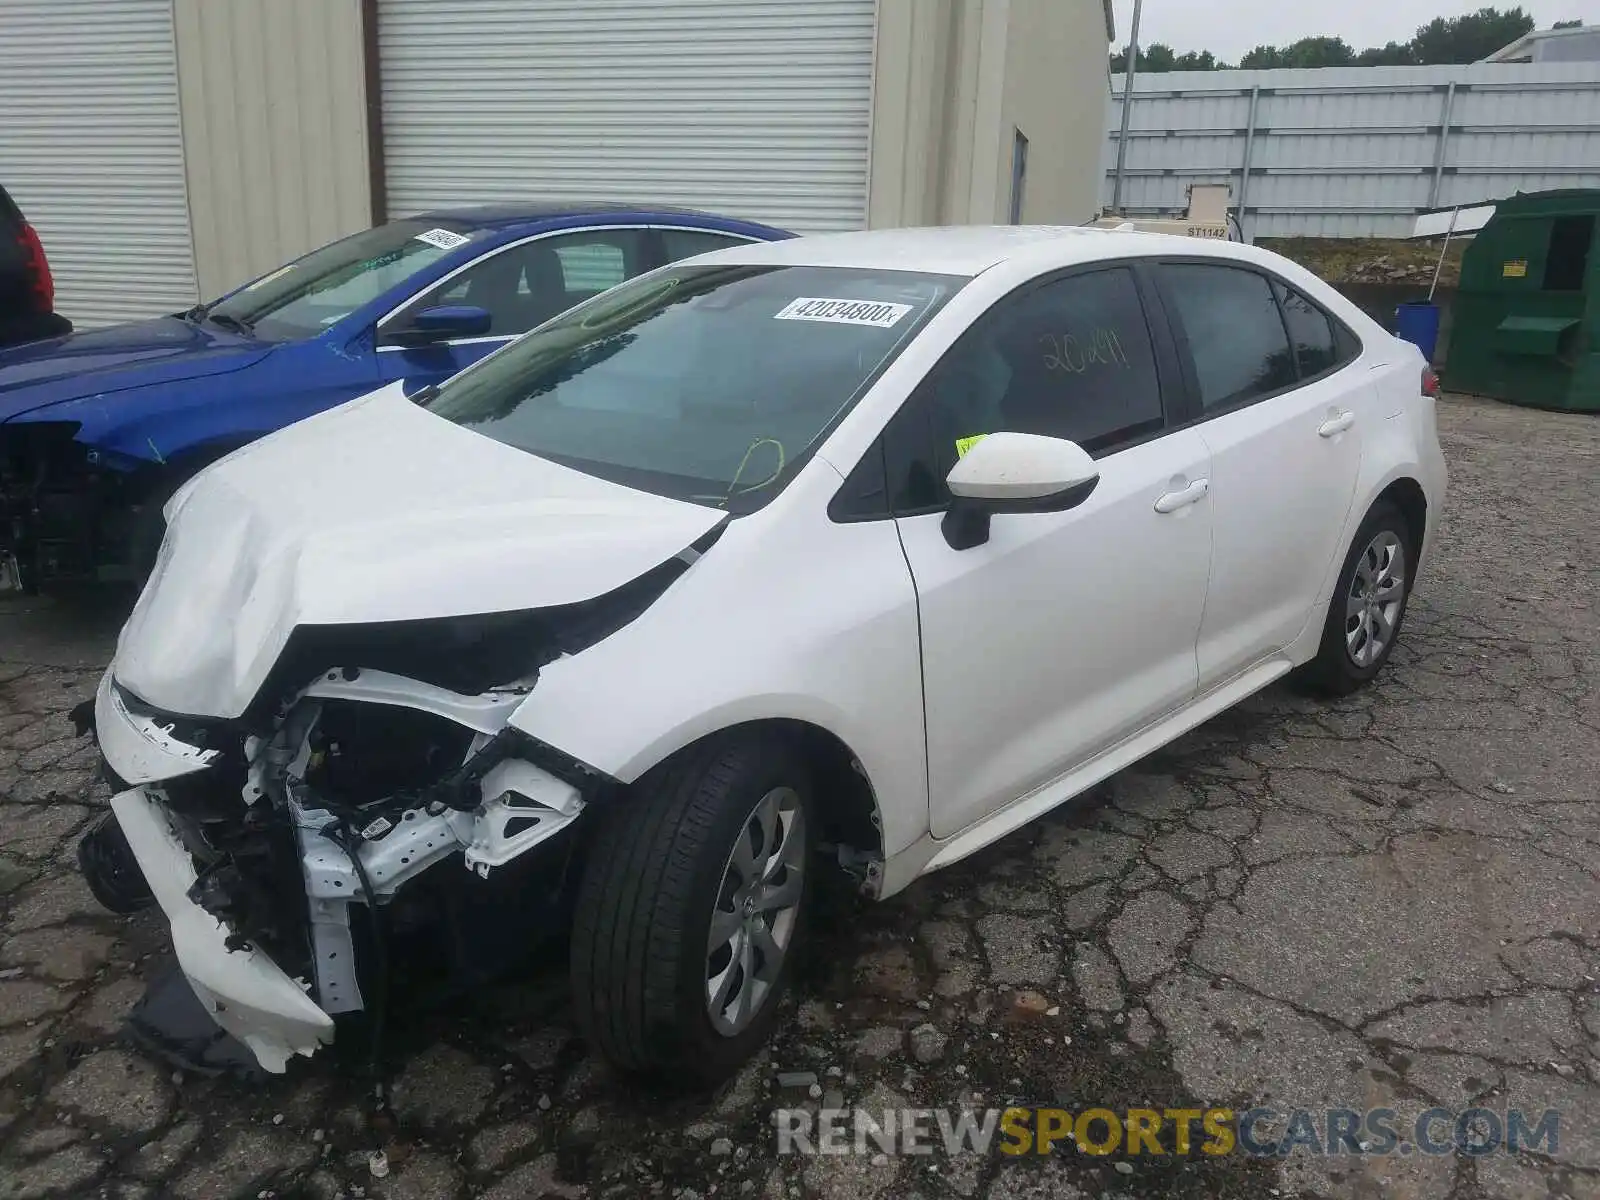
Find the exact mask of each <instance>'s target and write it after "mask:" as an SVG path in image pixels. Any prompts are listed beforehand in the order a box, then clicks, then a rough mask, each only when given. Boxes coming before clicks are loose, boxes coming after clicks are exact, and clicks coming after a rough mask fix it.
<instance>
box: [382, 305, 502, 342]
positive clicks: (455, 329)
mask: <svg viewBox="0 0 1600 1200" xmlns="http://www.w3.org/2000/svg"><path fill="white" fill-rule="evenodd" d="M493 323H494V318H493V317H491V316H490V315H489V310H488V309H486V308H479V307H478V306H477V305H476V304H436V305H434V306H433V307H432V308H425V309H423V310H422V311H421V312H419V313H417V314H416V315H414V316H413V317H412V318H411V322H410V324H408V325H406V326H405V327H404V328H401V329H390V330H386V331H385V333H386V337H387V340H388V341H390V342H393V343H395V344H397V345H401V346H427V345H431V344H433V343H435V342H447V341H449V340H450V339H451V338H460V337H481V336H482V335H483V334H486V333H488V332H489V327H490V326H491V325H492V324H493Z"/></svg>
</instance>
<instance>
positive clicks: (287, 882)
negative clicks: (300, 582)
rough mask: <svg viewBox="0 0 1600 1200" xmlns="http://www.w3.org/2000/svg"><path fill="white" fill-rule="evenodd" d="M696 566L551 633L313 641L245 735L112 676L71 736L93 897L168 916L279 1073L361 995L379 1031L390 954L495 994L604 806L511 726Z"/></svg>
mask: <svg viewBox="0 0 1600 1200" xmlns="http://www.w3.org/2000/svg"><path fill="white" fill-rule="evenodd" d="M711 540H714V539H711ZM708 544H709V541H706V542H703V543H702V547H703V546H704V545H708ZM699 549H700V548H690V549H689V550H686V551H685V553H684V555H682V556H678V557H675V558H673V559H670V560H668V561H667V562H666V563H663V564H661V565H660V566H659V567H657V568H655V569H653V570H651V571H648V572H646V573H645V574H644V575H642V576H640V577H639V578H637V579H635V580H633V581H631V582H630V583H628V584H626V585H624V586H622V587H621V588H618V589H616V590H614V591H612V592H610V593H607V594H605V595H603V596H600V597H597V598H595V599H593V600H590V601H584V602H581V603H577V604H572V605H566V606H561V607H559V608H555V609H546V610H533V611H528V612H516V613H499V614H490V615H487V616H474V617H462V618H448V619H438V620H421V621H406V622H388V623H383V624H378V625H370V626H361V625H355V626H343V627H329V626H302V627H300V628H297V629H296V630H295V631H294V633H293V635H292V636H291V637H290V639H289V642H288V644H287V645H286V647H285V649H284V653H283V654H282V656H281V657H280V659H279V661H278V662H277V664H276V665H275V666H274V667H273V669H272V670H271V672H270V673H269V675H268V677H267V679H266V682H265V683H264V684H263V686H262V688H261V691H260V693H259V694H258V695H257V697H256V699H255V701H253V702H252V703H251V704H250V706H249V707H248V708H247V710H246V711H245V713H244V714H243V715H241V716H240V717H237V718H201V717H189V716H184V715H180V714H174V713H171V712H166V711H161V710H157V709H155V708H153V707H151V706H150V705H148V704H146V703H145V702H144V701H143V699H142V698H141V697H139V696H137V695H136V694H134V693H133V692H132V691H131V690H130V689H128V688H127V687H125V686H124V685H122V684H121V683H119V682H118V681H117V680H116V679H115V678H114V675H113V673H112V672H107V674H106V676H105V678H104V679H103V680H102V681H101V684H100V689H99V693H98V695H97V697H96V700H95V701H94V703H93V705H92V712H91V711H87V709H89V708H90V706H85V709H86V711H83V712H80V713H79V714H77V716H78V719H80V721H81V722H82V723H83V724H84V725H85V726H88V725H91V724H92V725H93V727H94V729H95V731H96V735H97V738H98V741H99V743H100V747H101V750H102V754H103V757H104V759H105V762H106V766H107V773H108V776H109V777H110V780H111V783H112V785H113V788H114V789H115V790H116V791H117V796H116V797H115V799H114V800H113V814H114V817H108V818H107V819H106V820H105V821H103V822H102V823H101V825H100V826H98V827H97V828H96V829H95V830H93V831H92V832H91V833H90V834H89V835H88V836H87V837H86V838H85V839H84V842H83V845H82V848H81V850H80V862H81V864H82V866H83V870H84V873H85V875H86V877H87V879H88V881H89V884H90V886H91V888H92V889H93V890H94V892H95V894H96V895H97V896H98V897H99V898H100V900H101V901H102V902H103V903H104V904H106V906H107V907H109V908H111V909H113V910H114V911H122V912H127V911H133V910H134V909H136V908H139V907H143V906H144V905H146V904H148V903H149V902H150V901H151V900H152V899H154V900H156V901H158V902H159V903H160V904H161V907H162V908H163V909H164V910H165V911H166V913H167V915H168V917H169V919H170V920H171V921H172V927H173V938H174V946H175V949H176V950H177V952H178V957H179V960H180V965H181V966H182V968H183V972H184V974H185V975H186V976H187V978H188V983H189V985H190V986H191V987H192V988H193V991H194V993H195V995H196V997H197V998H198V1000H199V1002H200V1004H201V1006H203V1008H204V1009H205V1011H206V1013H207V1014H209V1016H210V1018H211V1019H212V1020H214V1021H215V1022H216V1024H217V1025H218V1026H219V1027H221V1028H222V1029H223V1030H226V1031H227V1032H228V1033H229V1034H232V1035H233V1036H234V1037H236V1038H238V1039H239V1040H240V1041H242V1042H243V1043H244V1044H245V1045H246V1046H247V1047H248V1048H249V1050H250V1051H251V1053H253V1055H254V1056H255V1059H256V1060H257V1062H258V1063H259V1064H260V1065H261V1066H262V1067H263V1068H265V1069H266V1070H269V1071H282V1070H283V1069H285V1066H286V1064H287V1062H288V1060H289V1059H290V1058H291V1057H292V1056H293V1055H295V1054H310V1053H312V1052H314V1051H315V1049H316V1048H317V1046H318V1045H319V1044H322V1043H325V1042H329V1041H331V1040H332V1037H333V1023H332V1019H331V1018H333V1017H336V1016H339V1015H341V1014H346V1013H355V1012H362V1011H370V1010H372V1009H373V1008H374V1002H373V997H372V995H371V993H373V992H374V991H377V992H378V993H379V999H378V1002H377V1004H376V1007H377V1008H378V1010H379V1011H378V1013H377V1014H375V1015H376V1018H377V1019H378V1020H380V1021H381V1019H382V1011H381V1010H382V1007H383V1003H382V998H381V995H382V990H383V989H385V988H387V986H388V976H389V958H390V956H391V953H392V952H391V943H392V942H396V941H399V940H405V939H407V938H412V939H413V941H414V942H415V943H416V944H417V945H418V946H420V947H422V952H423V953H424V954H425V955H431V956H432V957H433V958H434V959H436V960H437V961H436V963H435V964H434V965H435V966H436V967H437V968H438V971H436V972H435V973H436V974H442V975H443V976H446V977H450V978H454V979H456V980H458V981H460V980H469V981H470V980H481V979H483V978H488V977H491V976H492V975H494V974H496V973H497V972H498V970H500V969H501V968H502V967H503V966H505V965H508V963H509V960H510V959H511V958H512V957H513V956H514V955H515V952H516V951H517V950H518V949H519V948H525V943H526V941H527V938H524V937H521V935H520V934H519V933H518V931H517V928H516V926H517V922H518V921H519V920H520V921H524V922H525V921H527V920H528V919H530V916H531V917H532V919H535V920H537V917H538V915H539V914H543V913H551V912H554V911H556V909H557V907H558V906H559V904H560V903H561V895H562V892H563V889H564V887H565V885H566V883H567V881H568V880H569V878H570V876H571V874H572V871H571V870H570V867H571V864H572V858H573V856H574V854H575V853H576V851H577V844H576V842H575V841H574V839H572V838H563V837H561V836H560V835H562V834H563V832H564V831H566V830H567V829H568V828H569V827H570V826H572V825H573V824H574V823H575V822H576V821H577V820H578V819H579V817H580V816H581V814H582V813H583V812H584V810H585V808H586V806H587V805H588V804H590V803H592V802H594V801H595V800H597V799H600V798H602V797H603V796H605V795H606V794H607V793H608V792H609V791H610V790H611V789H612V788H614V787H616V786H617V785H616V784H615V781H613V780H611V779H610V778H609V777H608V776H606V775H604V774H602V773H600V772H598V771H596V770H594V769H592V768H590V767H588V766H586V765H585V764H583V763H581V762H578V761H577V760H575V759H573V758H571V757H570V756H568V755H565V754H563V753H562V752H561V751H559V750H557V749H556V748H554V747H551V746H548V745H546V744H544V743H542V742H540V741H539V740H538V739H536V738H534V737H532V736H531V735H529V734H528V733H526V732H524V731H522V730H520V729H518V728H516V727H515V726H513V725H511V724H510V723H509V722H510V718H511V716H512V714H513V713H514V712H515V711H516V710H517V709H518V707H519V706H521V705H522V703H523V702H524V701H525V700H526V698H527V697H528V695H529V693H530V692H531V691H532V690H533V688H534V686H535V684H536V683H537V680H538V674H539V668H540V667H541V666H542V665H543V664H545V663H547V662H549V661H551V660H553V659H555V658H558V657H561V656H563V655H566V654H572V653H577V652H579V651H581V650H582V649H583V648H584V647H585V646H587V645H589V644H592V643H593V642H594V641H596V640H598V639H600V638H603V637H605V636H606V635H607V634H608V633H610V632H612V631H614V630H615V629H616V628H618V627H620V626H621V625H622V624H625V623H626V622H628V621H629V620H632V619H633V618H634V617H635V616H637V615H638V614H639V613H640V612H642V611H643V610H644V608H646V607H647V606H648V605H649V604H650V603H651V601H652V600H654V599H655V598H656V597H657V596H659V595H660V594H661V593H662V592H663V591H664V590H665V589H666V587H667V586H668V585H669V584H670V583H671V582H672V581H673V580H674V579H676V578H677V577H678V576H679V575H680V574H681V573H682V572H683V571H684V570H686V569H687V568H688V565H689V563H690V562H692V561H693V560H694V558H696V557H698V554H699ZM340 658H342V659H344V660H345V661H347V662H361V663H375V664H380V665H379V666H377V667H374V666H333V667H329V666H326V665H325V664H327V663H328V662H330V661H337V660H338V659H340ZM383 667H394V668H403V669H406V670H409V671H411V672H413V673H412V674H401V673H399V671H398V670H387V669H382V668H383ZM419 675H421V676H426V678H419V677H418V676H419ZM308 677H309V678H310V682H309V683H305V682H303V681H304V680H306V679H307V678H308ZM495 680H498V682H490V681H495ZM291 681H294V682H293V683H292V682H291ZM296 684H298V686H296ZM272 697H279V698H278V699H276V700H273V699H272ZM536 851H537V852H538V853H535V852H536ZM462 867H465V868H466V870H465V871H463V870H462ZM180 884H181V886H178V885H180ZM508 899H509V900H512V901H514V902H513V903H507V901H508ZM490 910H492V912H491V911H490ZM200 914H204V917H202V916H201V915H200ZM552 924H554V922H552ZM497 935H498V936H497ZM219 938H220V946H219V945H215V944H213V943H215V942H216V940H217V939H219ZM218 949H220V950H221V951H222V952H223V957H222V959H221V960H220V961H219V959H218V956H217V954H216V951H217V950H218ZM405 957H406V960H407V962H408V964H411V963H414V962H415V960H416V957H417V955H416V954H415V953H414V952H413V950H412V947H411V944H410V943H408V950H407V954H406V956H405ZM285 985H287V987H286V986H285ZM302 999H303V1000H306V1001H308V1002H309V1003H310V1004H311V1005H312V1007H311V1008H306V1007H305V1006H304V1005H302V1004H301V1003H300V1001H301V1000H302Z"/></svg>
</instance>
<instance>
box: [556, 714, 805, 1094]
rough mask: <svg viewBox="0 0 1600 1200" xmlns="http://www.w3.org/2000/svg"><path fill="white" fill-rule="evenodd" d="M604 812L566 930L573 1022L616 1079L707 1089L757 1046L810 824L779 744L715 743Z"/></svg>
mask: <svg viewBox="0 0 1600 1200" xmlns="http://www.w3.org/2000/svg"><path fill="white" fill-rule="evenodd" d="M634 791H635V793H636V794H635V795H634V796H632V797H631V798H630V799H629V800H627V801H624V802H621V803H619V804H618V805H617V806H616V808H615V809H614V810H613V811H611V812H610V813H608V814H606V820H605V824H604V825H603V826H602V828H601V829H600V830H599V832H598V834H597V837H596V840H595V843H594V845H593V847H592V849H591V852H590V855H589V859H588V866H587V868H586V870H585V873H584V878H583V882H582V885H581V888H580V891H579V897H578V905H577V911H576V913H575V915H574V919H573V935H572V985H573V997H574V1004H575V1008H576V1010H577V1016H578V1020H579V1023H580V1024H581V1025H582V1026H583V1028H584V1031H585V1033H586V1034H587V1035H588V1036H589V1038H590V1039H591V1040H592V1041H593V1042H594V1043H595V1044H596V1045H597V1046H598V1047H599V1049H600V1050H601V1051H602V1052H603V1053H604V1054H605V1055H606V1057H607V1058H609V1059H611V1060H612V1061H613V1062H614V1063H616V1064H617V1065H618V1066H620V1067H622V1068H624V1069H626V1070H632V1071H636V1072H641V1073H645V1074H649V1075H654V1076H658V1077H660V1078H663V1079H667V1080H673V1081H677V1082H680V1083H681V1082H683V1081H685V1080H688V1081H693V1082H696V1083H701V1084H708V1085H709V1084H713V1083H716V1082H718V1081H720V1080H721V1079H723V1078H725V1077H726V1076H728V1075H729V1074H731V1073H732V1072H733V1071H735V1070H736V1069H737V1068H738V1067H739V1066H740V1065H741V1064H742V1063H743V1062H744V1061H745V1060H746V1059H747V1058H749V1057H750V1055H751V1054H753V1053H754V1052H755V1051H756V1050H757V1049H758V1048H759V1047H760V1045H761V1043H762V1042H763V1041H765V1040H766V1037H767V1035H768V1033H769V1032H770V1031H771V1028H772V1024H773V1021H774V1019H775V1018H776V1014H777V1008H778V1003H779V999H780V997H781V996H782V994H783V990H784V987H785V985H786V984H787V982H788V980H789V976H790V973H791V967H792V965H793V962H794V959H795V952H796V948H797V944H798V941H799V938H800V935H801V933H802V927H803V924H804V918H805V909H806V898H807V895H808V893H809V890H810V871H809V867H810V861H809V860H810V856H811V851H812V846H813V839H814V836H815V835H814V832H813V831H814V830H815V828H816V822H815V820H814V818H813V807H812V799H811V784H810V777H809V773H808V772H807V770H806V769H805V764H804V762H803V761H802V760H801V758H800V757H799V755H798V754H796V752H795V751H794V749H793V748H792V747H791V746H790V745H789V744H788V743H787V742H786V741H784V740H783V739H781V738H778V737H776V736H772V735H766V734H748V733H736V734H732V735H728V736H725V737H719V738H714V739H712V740H711V741H709V742H707V743H706V744H704V745H702V746H699V747H696V748H694V749H692V750H690V751H688V752H686V753H684V754H682V755H679V756H677V757H676V758H674V759H673V760H672V761H670V762H668V763H666V764H664V765H663V766H661V767H659V768H657V769H656V770H655V771H653V772H651V773H650V774H649V775H648V776H646V777H645V778H644V779H643V780H641V781H640V783H639V784H638V785H636V787H635V789H634Z"/></svg>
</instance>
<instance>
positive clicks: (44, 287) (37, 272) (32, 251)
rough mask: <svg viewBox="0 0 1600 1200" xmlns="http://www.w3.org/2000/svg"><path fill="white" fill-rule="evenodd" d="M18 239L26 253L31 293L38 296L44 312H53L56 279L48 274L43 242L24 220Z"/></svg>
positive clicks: (48, 269)
mask: <svg viewBox="0 0 1600 1200" xmlns="http://www.w3.org/2000/svg"><path fill="white" fill-rule="evenodd" d="M18 240H19V241H21V243H22V248H23V250H25V251H26V252H27V255H28V273H29V274H30V275H31V276H32V278H33V293H34V295H35V296H37V297H38V298H39V304H40V306H41V308H42V309H43V310H44V311H45V312H54V311H55V307H56V281H55V277H54V276H52V275H51V274H50V262H49V260H48V259H46V258H45V256H44V243H43V242H41V241H40V240H39V235H38V233H37V232H36V231H35V230H34V228H33V226H32V225H29V224H28V223H27V222H26V221H24V222H23V223H22V237H21V238H20V239H18Z"/></svg>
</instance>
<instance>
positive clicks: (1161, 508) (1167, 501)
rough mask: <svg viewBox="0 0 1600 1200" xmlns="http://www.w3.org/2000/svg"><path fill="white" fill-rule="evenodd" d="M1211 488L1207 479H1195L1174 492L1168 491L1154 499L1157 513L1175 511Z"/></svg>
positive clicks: (1192, 501)
mask: <svg viewBox="0 0 1600 1200" xmlns="http://www.w3.org/2000/svg"><path fill="white" fill-rule="evenodd" d="M1210 490H1211V481H1210V480H1209V479H1196V480H1195V481H1194V482H1193V483H1191V484H1190V485H1189V486H1188V487H1186V488H1179V489H1178V490H1177V491H1175V492H1168V493H1167V494H1166V495H1164V496H1162V497H1161V499H1159V500H1157V501H1156V511H1157V512H1158V513H1170V512H1177V511H1178V510H1179V509H1180V508H1187V507H1188V506H1189V505H1191V504H1194V503H1196V502H1198V501H1199V499H1200V498H1201V497H1202V496H1204V495H1205V494H1206V492H1208V491H1210Z"/></svg>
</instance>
